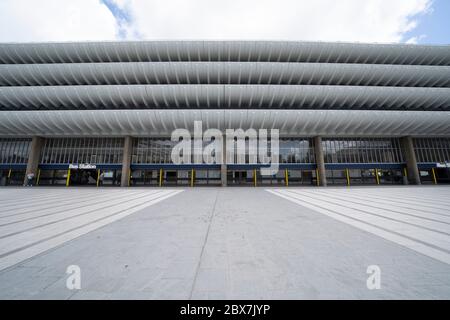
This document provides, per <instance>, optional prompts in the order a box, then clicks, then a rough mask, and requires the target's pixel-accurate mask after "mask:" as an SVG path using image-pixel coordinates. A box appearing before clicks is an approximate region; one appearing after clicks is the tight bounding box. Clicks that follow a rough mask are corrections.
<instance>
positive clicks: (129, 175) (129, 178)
mask: <svg viewBox="0 0 450 320" xmlns="http://www.w3.org/2000/svg"><path fill="white" fill-rule="evenodd" d="M130 185H131V169H130V170H128V186H130Z"/></svg>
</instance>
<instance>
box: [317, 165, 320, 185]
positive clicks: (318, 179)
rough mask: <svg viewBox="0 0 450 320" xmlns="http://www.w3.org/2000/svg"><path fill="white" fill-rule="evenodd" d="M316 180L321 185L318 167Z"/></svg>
mask: <svg viewBox="0 0 450 320" xmlns="http://www.w3.org/2000/svg"><path fill="white" fill-rule="evenodd" d="M316 182H317V186H320V178H319V169H316Z"/></svg>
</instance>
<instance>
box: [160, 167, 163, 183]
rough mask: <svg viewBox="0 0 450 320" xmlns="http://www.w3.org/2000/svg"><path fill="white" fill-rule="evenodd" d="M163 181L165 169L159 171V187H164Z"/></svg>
mask: <svg viewBox="0 0 450 320" xmlns="http://www.w3.org/2000/svg"><path fill="white" fill-rule="evenodd" d="M162 181H163V169H159V186H160V187H161V186H162Z"/></svg>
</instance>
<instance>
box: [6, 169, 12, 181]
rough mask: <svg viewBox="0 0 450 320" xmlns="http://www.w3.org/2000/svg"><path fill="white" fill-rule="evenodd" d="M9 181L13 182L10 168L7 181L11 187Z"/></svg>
mask: <svg viewBox="0 0 450 320" xmlns="http://www.w3.org/2000/svg"><path fill="white" fill-rule="evenodd" d="M9 180H11V168H9V171H8V179H7V180H6V181H7V182H6V184H8V185H9Z"/></svg>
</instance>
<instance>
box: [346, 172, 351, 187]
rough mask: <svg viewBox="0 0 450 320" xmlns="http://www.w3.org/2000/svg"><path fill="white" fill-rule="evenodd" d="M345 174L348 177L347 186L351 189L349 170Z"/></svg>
mask: <svg viewBox="0 0 450 320" xmlns="http://www.w3.org/2000/svg"><path fill="white" fill-rule="evenodd" d="M345 174H346V175H347V186H348V187H350V174H349V173H348V169H345Z"/></svg>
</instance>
